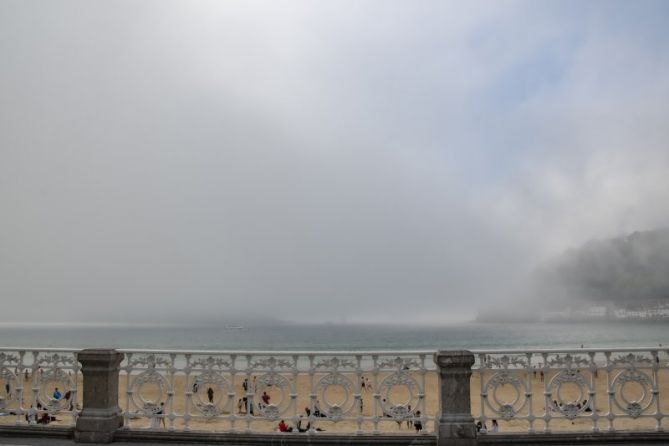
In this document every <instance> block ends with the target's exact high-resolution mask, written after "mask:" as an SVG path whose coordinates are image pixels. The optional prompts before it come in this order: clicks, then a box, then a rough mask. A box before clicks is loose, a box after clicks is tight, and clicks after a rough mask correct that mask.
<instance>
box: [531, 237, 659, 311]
mask: <svg viewBox="0 0 669 446" xmlns="http://www.w3.org/2000/svg"><path fill="white" fill-rule="evenodd" d="M536 279H537V280H536V282H535V287H534V289H535V291H536V292H539V293H541V290H544V291H547V292H548V294H549V295H550V294H553V296H554V297H559V298H561V299H560V300H562V301H563V302H565V301H571V302H573V301H588V302H593V303H595V302H609V303H613V304H615V305H616V306H618V307H629V306H639V305H644V304H650V303H659V302H669V228H665V229H658V230H652V231H644V232H635V233H633V234H630V235H628V236H625V237H618V238H613V239H605V240H595V241H590V242H588V243H586V244H585V245H583V246H582V247H580V248H578V249H573V250H570V251H567V252H566V253H564V254H563V255H562V256H560V257H558V258H557V259H555V260H554V261H553V262H551V263H550V264H548V265H546V266H545V267H544V268H543V269H542V270H541V272H539V273H538V275H537V277H536ZM556 294H557V295H556Z"/></svg>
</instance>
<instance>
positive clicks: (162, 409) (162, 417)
mask: <svg viewBox="0 0 669 446" xmlns="http://www.w3.org/2000/svg"><path fill="white" fill-rule="evenodd" d="M158 416H159V417H160V424H162V426H163V427H167V426H166V425H165V403H160V410H159V411H158Z"/></svg>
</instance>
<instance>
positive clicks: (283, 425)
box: [279, 420, 288, 432]
mask: <svg viewBox="0 0 669 446" xmlns="http://www.w3.org/2000/svg"><path fill="white" fill-rule="evenodd" d="M279 432H288V425H287V424H286V422H285V421H283V420H281V422H279Z"/></svg>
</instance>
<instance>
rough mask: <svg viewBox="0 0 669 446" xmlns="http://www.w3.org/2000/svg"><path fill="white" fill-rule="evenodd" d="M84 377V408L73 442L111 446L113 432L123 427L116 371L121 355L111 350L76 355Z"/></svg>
mask: <svg viewBox="0 0 669 446" xmlns="http://www.w3.org/2000/svg"><path fill="white" fill-rule="evenodd" d="M77 359H78V360H79V362H80V363H81V371H82V373H83V375H84V379H83V384H84V392H83V395H84V405H83V410H82V411H81V414H80V415H79V418H78V419H77V426H76V428H75V430H74V440H75V441H76V442H78V443H111V442H112V441H114V432H116V429H118V428H119V427H121V426H123V416H122V415H121V409H120V408H119V406H118V372H119V366H120V364H121V361H122V360H123V353H119V352H117V351H116V350H113V349H87V350H82V351H81V352H79V354H78V356H77Z"/></svg>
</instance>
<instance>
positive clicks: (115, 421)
mask: <svg viewBox="0 0 669 446" xmlns="http://www.w3.org/2000/svg"><path fill="white" fill-rule="evenodd" d="M282 421H283V423H282ZM476 423H478V424H479V428H478V429H477V427H476ZM1 425H4V426H1ZM54 427H57V428H58V429H53V428H54ZM26 428H27V429H26ZM3 429H4V431H5V432H13V433H16V432H19V431H20V432H24V433H30V434H31V435H38V434H39V435H46V434H48V433H49V432H51V433H53V434H54V435H61V436H74V438H75V440H76V441H79V442H89V443H91V442H93V443H95V442H102V443H104V442H112V441H114V440H115V439H121V440H125V441H132V440H133V439H136V438H140V437H141V438H142V439H147V438H154V437H155V438H165V439H171V440H173V441H191V440H193V441H196V440H197V441H209V440H212V438H213V440H212V441H218V440H220V439H221V438H223V437H225V438H228V440H230V441H233V440H234V441H238V440H239V438H240V437H239V436H240V435H241V436H246V437H244V438H245V439H244V441H247V440H248V441H250V440H249V439H253V438H254V437H253V435H256V437H255V438H257V439H258V444H262V443H263V442H264V441H269V440H267V438H269V437H267V436H274V435H284V434H285V435H288V436H291V435H292V436H293V437H290V438H294V442H295V444H298V443H299V444H302V443H304V442H307V443H308V442H309V441H311V440H309V439H308V438H309V437H308V436H309V435H310V434H316V433H320V432H324V433H323V434H319V436H318V438H321V440H323V441H326V442H327V441H331V440H332V441H334V440H333V438H334V439H335V440H336V441H338V442H340V443H341V442H344V443H345V444H370V442H373V441H376V440H373V438H376V439H377V440H378V441H376V443H379V442H380V443H383V442H385V444H390V443H391V440H392V444H439V445H442V444H443V445H459V446H472V445H476V444H485V443H486V442H488V443H490V442H491V441H493V442H499V441H506V442H507V443H508V444H514V443H513V442H514V441H520V440H518V439H519V438H520V439H522V440H523V441H525V440H527V439H528V438H529V437H533V438H534V439H540V440H541V441H543V442H546V441H552V439H555V438H557V440H556V441H558V440H560V439H559V438H558V437H559V436H560V435H562V436H563V437H562V440H564V439H565V438H568V437H569V435H572V434H574V433H584V434H586V435H589V436H590V437H589V438H590V440H592V441H601V442H605V441H609V440H611V439H612V438H614V437H615V438H618V439H620V438H621V437H620V436H621V435H623V436H625V440H626V441H627V440H629V441H637V440H639V439H640V438H642V437H643V438H645V439H647V440H648V441H651V440H652V441H655V442H658V441H659V442H662V441H669V435H667V434H665V433H664V432H666V431H667V430H669V349H667V348H662V347H661V346H660V347H651V348H611V349H588V348H581V349H550V350H546V349H527V350H474V351H466V350H463V351H452V350H446V351H437V352H435V351H375V352H364V351H283V352H278V351H265V352H263V351H179V350H114V349H86V350H75V349H45V348H0V432H1V431H2V430H3ZM279 431H285V432H281V433H279ZM630 433H631V434H630ZM639 433H640V434H642V436H641V437H640V436H639ZM209 434H211V435H214V436H216V435H219V436H222V437H221V438H219V437H216V438H214V437H211V436H207V435H209ZM632 434H633V435H632ZM248 435H251V436H250V437H249V436H248ZM328 435H333V436H334V437H331V438H330V437H327V436H328ZM495 435H498V437H497V438H493V437H494V436H495ZM514 435H515V437H514ZM565 435H566V436H565ZM607 435H608V436H607ZM629 435H632V436H629ZM226 436H227V437H226ZM326 437H327V438H326ZM217 438H218V440H217ZM272 438H274V437H272ZM282 438H289V437H282ZM314 438H316V437H314ZM356 438H357V439H356ZM569 438H571V437H569ZM578 438H582V436H581V435H580V434H578ZM198 439H199V440H198ZM228 440H226V441H228ZM562 440H560V441H562ZM272 441H274V440H272ZM281 441H283V440H281ZM291 441H292V440H291ZM532 441H534V440H532ZM356 442H357V443H356ZM558 442H559V441H558ZM380 443H379V444H380ZM338 444H339V443H338Z"/></svg>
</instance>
